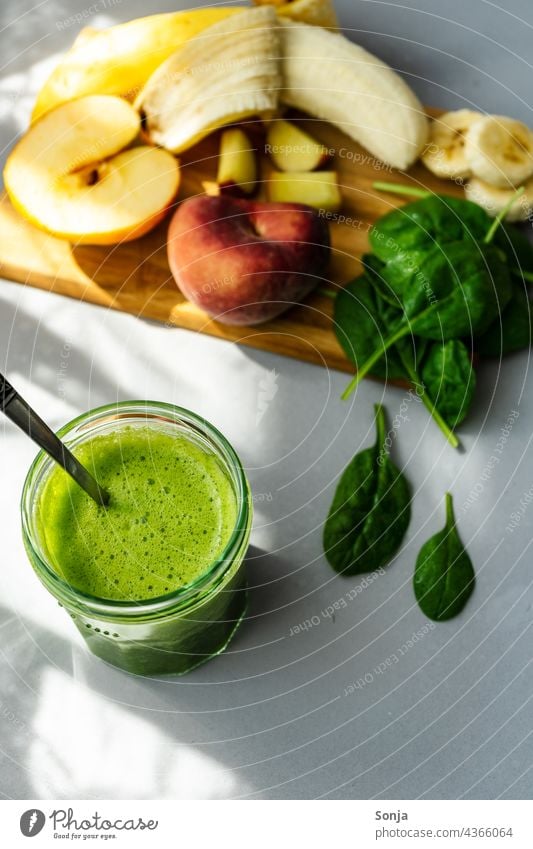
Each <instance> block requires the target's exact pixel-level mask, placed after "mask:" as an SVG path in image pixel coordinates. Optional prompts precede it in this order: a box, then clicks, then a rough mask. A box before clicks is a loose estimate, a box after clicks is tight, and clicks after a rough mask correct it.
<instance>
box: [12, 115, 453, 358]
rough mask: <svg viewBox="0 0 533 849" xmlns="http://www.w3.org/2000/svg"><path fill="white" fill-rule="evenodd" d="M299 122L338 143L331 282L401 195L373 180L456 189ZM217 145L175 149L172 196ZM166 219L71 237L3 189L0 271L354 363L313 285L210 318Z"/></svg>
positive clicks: (352, 268) (354, 265)
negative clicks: (93, 239)
mask: <svg viewBox="0 0 533 849" xmlns="http://www.w3.org/2000/svg"><path fill="white" fill-rule="evenodd" d="M432 114H435V113H434V112H433V111H432ZM303 126H304V127H305V126H307V129H308V130H309V132H311V133H312V134H313V135H314V136H315V137H316V138H318V139H320V140H321V141H322V142H323V143H324V144H325V145H326V146H327V147H328V148H334V149H335V150H336V151H337V155H336V157H335V161H334V165H333V166H332V167H335V168H336V170H337V172H338V174H339V181H340V184H341V186H342V192H343V197H344V207H343V209H342V213H341V214H342V216H344V220H343V221H332V222H331V235H332V245H333V253H332V262H331V266H330V269H329V276H330V280H331V288H332V290H333V289H334V288H335V287H336V286H338V285H343V284H345V283H346V282H348V281H349V280H351V279H352V278H353V277H354V276H355V275H357V274H358V273H359V272H360V257H361V255H362V254H363V253H364V252H365V251H366V250H367V247H368V231H369V228H370V226H371V224H372V223H373V222H374V221H375V220H376V219H377V218H379V217H380V216H381V215H383V214H384V213H385V212H387V211H388V210H390V209H391V208H392V207H395V206H398V205H400V204H402V203H404V202H405V201H404V199H402V198H400V197H398V196H394V195H389V194H380V193H378V192H376V191H375V190H374V189H373V188H372V183H373V182H374V181H375V180H387V181H400V182H403V183H408V184H412V185H416V186H426V187H427V188H429V189H431V190H433V191H442V192H445V193H448V194H452V193H453V194H456V195H458V196H461V195H462V189H461V188H460V187H458V186H455V185H454V184H453V183H452V182H444V181H441V180H438V179H437V178H436V177H433V175H432V174H430V173H429V171H427V170H426V169H425V168H424V167H423V166H422V165H420V164H417V165H416V166H414V167H413V169H412V170H411V171H410V172H409V176H407V177H406V176H403V175H399V174H398V173H396V172H394V171H392V170H390V169H388V168H386V167H385V166H382V165H380V163H377V162H376V161H375V160H374V159H373V158H372V157H371V156H370V155H369V154H368V153H366V152H365V151H364V150H363V149H362V148H359V147H357V145H355V144H354V142H353V141H351V139H349V138H348V137H347V136H345V135H344V134H343V133H341V132H340V131H339V130H337V129H336V128H334V127H332V126H331V125H329V124H325V123H322V122H317V121H306V122H304V124H303ZM263 143H264V142H263ZM217 148H218V143H217V140H216V139H215V138H210V139H207V140H206V141H204V142H202V144H200V145H198V146H197V147H195V148H194V149H193V150H191V151H189V152H188V155H187V156H184V157H182V158H181V164H182V184H181V190H180V195H179V199H180V200H181V199H183V198H185V197H188V196H190V195H194V194H197V193H199V192H201V191H202V187H201V181H202V180H205V179H211V180H213V179H214V178H215V173H216V160H217ZM262 166H263V174H264V176H266V175H267V174H268V170H269V167H271V166H270V165H269V163H268V161H267V160H266V159H265V161H264V162H263V163H262ZM167 226H168V219H167V220H165V221H164V222H163V223H162V224H161V225H160V226H159V227H157V228H156V229H155V230H153V231H152V232H151V233H149V234H147V235H146V236H144V237H143V238H141V239H137V240H135V241H132V242H126V243H124V244H122V245H114V246H111V247H100V246H93V245H80V246H78V247H75V246H72V245H70V244H69V243H68V242H64V241H62V240H61V239H56V238H55V237H53V236H49V235H47V234H46V233H43V232H41V231H40V230H38V229H36V228H35V227H33V226H32V225H31V224H29V223H28V222H27V221H25V220H24V219H23V218H22V217H21V216H20V215H19V214H18V213H17V212H16V211H15V210H14V209H13V207H12V206H11V204H10V202H9V200H8V199H7V197H6V196H5V195H4V196H3V197H2V198H1V199H0V276H2V277H6V278H9V279H10V280H15V281H17V282H19V283H24V284H26V285H30V286H36V287H38V288H39V289H46V290H48V291H50V292H55V293H58V294H61V295H68V296H70V297H72V298H78V300H81V301H90V302H91V303H93V304H100V305H101V306H103V307H108V308H110V309H115V310H122V311H123V312H128V313H132V314H133V315H137V316H143V317H145V318H151V319H156V320H157V321H161V322H164V323H166V324H168V325H170V326H176V327H184V328H187V329H189V330H196V331H197V332H199V333H208V334H210V335H212V336H218V337H220V338H222V339H228V340H231V341H232V342H240V343H242V344H245V345H250V346H252V347H254V348H261V349H264V350H267V351H273V352H274V353H278V354H285V355H286V356H290V357H296V358H297V359H301V360H307V361H309V362H313V363H319V364H320V365H323V366H327V367H329V368H334V369H340V370H343V371H353V366H352V365H351V364H350V363H349V362H348V360H347V359H346V357H345V356H344V354H343V352H342V350H341V348H340V346H339V344H338V342H337V340H336V338H335V334H334V332H333V326H332V320H331V315H332V300H331V299H330V298H327V297H325V296H322V295H317V294H313V295H311V296H309V297H308V298H307V299H306V301H305V303H303V304H301V305H299V306H297V307H293V308H292V309H291V310H290V311H289V312H287V313H285V314H284V315H283V316H281V317H280V318H278V319H276V320H275V321H271V322H269V323H268V324H264V325H260V326H259V327H240V328H237V327H228V326H224V325H222V324H219V323H217V322H216V321H212V320H210V319H209V318H208V316H207V315H206V314H205V313H204V312H202V310H200V309H198V308H197V307H195V306H194V305H193V304H191V303H189V302H188V301H186V300H185V299H184V298H183V296H182V295H181V293H180V292H179V290H178V288H177V286H176V284H175V283H174V280H173V278H172V276H171V274H170V271H169V267H168V263H167V260H166V249H165V236H166V230H167Z"/></svg>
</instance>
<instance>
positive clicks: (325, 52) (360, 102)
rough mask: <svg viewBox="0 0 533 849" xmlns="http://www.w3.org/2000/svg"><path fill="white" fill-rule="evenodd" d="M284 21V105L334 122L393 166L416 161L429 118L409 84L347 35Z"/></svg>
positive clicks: (378, 157)
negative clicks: (346, 36)
mask: <svg viewBox="0 0 533 849" xmlns="http://www.w3.org/2000/svg"><path fill="white" fill-rule="evenodd" d="M279 22H280V23H282V24H283V25H282V27H280V34H281V43H282V56H283V61H282V75H283V89H282V90H281V92H280V99H281V100H282V101H283V103H285V104H287V105H288V106H294V107H295V108H297V109H301V110H302V111H303V112H308V113H309V114H310V115H314V116H315V117H316V118H321V119H323V120H325V121H329V123H330V124H334V125H335V126H336V127H339V129H341V130H343V131H344V132H345V133H346V134H347V135H348V136H350V137H351V138H352V139H354V140H355V141H357V142H359V143H360V144H362V145H363V147H365V148H366V149H367V150H368V151H369V152H370V153H371V154H372V155H373V156H375V157H376V159H379V160H381V161H382V162H385V163H386V164H388V165H392V166H393V167H395V168H401V169H405V168H408V167H409V166H410V165H412V163H413V162H414V161H415V160H416V159H417V158H418V156H419V154H420V151H421V150H422V148H423V147H424V145H425V143H426V141H427V129H428V121H427V118H426V115H425V112H424V109H423V108H422V105H421V104H420V101H419V100H418V98H417V97H416V95H415V94H414V92H413V91H411V89H410V88H409V86H408V85H407V83H405V82H404V80H403V79H402V78H401V77H400V76H398V74H396V73H395V72H394V71H393V70H392V68H389V66H388V65H386V64H385V62H382V61H381V60H380V59H378V58H377V57H376V56H373V55H372V54H371V53H368V52H367V51H366V50H364V49H363V48H362V47H360V46H359V45H357V44H354V43H353V41H350V40H349V39H347V38H345V37H344V36H343V35H339V34H338V33H334V32H330V31H329V30H326V29H322V28H321V27H313V26H309V24H297V23H294V21H288V20H283V19H282V18H280V19H279Z"/></svg>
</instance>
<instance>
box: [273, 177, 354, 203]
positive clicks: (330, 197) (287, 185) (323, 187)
mask: <svg viewBox="0 0 533 849" xmlns="http://www.w3.org/2000/svg"><path fill="white" fill-rule="evenodd" d="M267 192H268V199H269V200H271V201H278V202H281V203H305V204H307V205H308V206H314V207H316V208H317V209H325V210H326V211H328V212H335V211H336V210H337V209H339V208H340V206H341V205H342V196H341V192H340V189H339V185H338V182H337V173H336V171H293V172H292V173H289V172H288V171H273V172H272V173H271V174H270V179H269V181H268V184H267Z"/></svg>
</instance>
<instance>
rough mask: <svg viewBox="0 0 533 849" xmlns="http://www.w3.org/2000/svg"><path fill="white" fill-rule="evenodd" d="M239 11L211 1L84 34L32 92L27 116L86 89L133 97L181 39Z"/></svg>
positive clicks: (72, 97)
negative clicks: (33, 100)
mask: <svg viewBox="0 0 533 849" xmlns="http://www.w3.org/2000/svg"><path fill="white" fill-rule="evenodd" d="M241 11H242V10H241V9H240V8H239V7H238V6H222V7H217V6H213V7H209V8H206V9H191V10H188V11H184V12H169V13H166V14H161V15H149V16H148V17H146V18H136V19H135V20H133V21H128V23H125V24H118V25H117V26H114V27H109V28H108V29H103V30H94V29H93V30H91V31H90V32H89V33H85V35H84V36H83V37H82V38H80V37H78V39H76V41H75V42H74V45H73V46H72V48H71V49H70V50H69V52H68V53H67V54H66V55H65V56H64V57H63V59H62V60H61V61H60V63H59V65H58V66H57V68H55V70H54V71H52V73H51V75H50V76H49V78H48V79H47V80H46V82H45V84H44V86H43V87H42V89H41V91H40V92H39V94H38V95H37V100H36V103H35V106H34V109H33V114H32V120H36V119H37V118H39V117H40V116H41V115H44V113H45V112H48V111H49V110H50V109H53V108H54V106H58V105H59V104H60V103H64V102H65V101H67V100H73V99H74V98H76V97H83V96H84V95H87V94H116V95H121V96H122V97H127V98H128V99H130V100H133V99H134V98H135V97H136V96H137V94H138V93H139V91H140V89H141V88H142V86H143V85H144V84H145V82H146V80H147V79H148V78H149V77H150V76H151V75H152V74H153V72H154V71H155V69H156V68H157V67H158V66H159V65H160V64H161V63H162V62H164V61H165V59H168V57H169V56H170V55H171V54H172V53H174V51H175V50H176V49H177V48H178V47H179V46H180V45H181V44H185V42H187V41H188V40H189V39H190V38H192V37H193V36H195V35H197V33H199V32H201V31H202V30H204V29H206V28H207V27H209V26H211V24H214V23H216V22H217V21H219V20H223V19H224V18H227V17H229V16H231V15H234V14H236V13H238V12H241ZM84 32H85V30H82V33H84Z"/></svg>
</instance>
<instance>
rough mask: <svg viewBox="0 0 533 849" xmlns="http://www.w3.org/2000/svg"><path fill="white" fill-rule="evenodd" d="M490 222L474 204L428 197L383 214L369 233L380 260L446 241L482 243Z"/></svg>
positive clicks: (454, 199) (427, 249) (453, 199)
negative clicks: (477, 241) (475, 241)
mask: <svg viewBox="0 0 533 849" xmlns="http://www.w3.org/2000/svg"><path fill="white" fill-rule="evenodd" d="M491 221H492V219H491V218H489V216H488V215H487V213H486V212H485V211H484V210H483V209H482V208H481V207H480V206H478V204H476V203H472V202H471V201H468V200H461V199H459V198H454V197H450V196H447V195H430V196H429V197H427V198H423V199H422V200H417V201H414V202H413V203H408V204H406V205H405V206H403V207H401V208H400V209H395V210H394V211H393V212H389V213H388V214H387V215H384V216H383V217H382V218H380V219H379V220H378V221H376V223H375V224H374V227H373V228H372V230H371V231H370V245H371V247H372V250H373V251H374V253H375V254H376V256H378V257H379V259H381V260H383V262H390V261H391V260H395V259H396V258H397V256H398V254H399V253H402V252H406V251H430V250H432V249H433V248H434V247H435V246H436V245H443V244H445V243H446V242H457V241H461V240H465V241H467V242H471V241H472V240H480V241H481V240H482V239H483V237H484V236H485V234H486V232H487V230H488V229H489V227H490V224H491Z"/></svg>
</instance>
